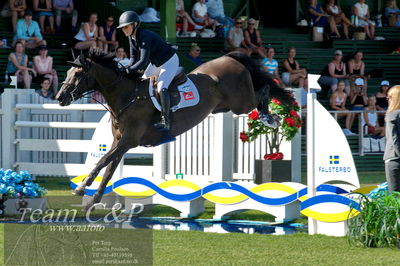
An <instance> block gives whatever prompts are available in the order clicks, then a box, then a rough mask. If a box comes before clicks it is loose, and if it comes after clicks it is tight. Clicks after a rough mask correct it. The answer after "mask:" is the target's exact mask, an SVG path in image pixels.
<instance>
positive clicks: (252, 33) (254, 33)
mask: <svg viewBox="0 0 400 266" xmlns="http://www.w3.org/2000/svg"><path fill="white" fill-rule="evenodd" d="M255 24H256V20H255V19H253V18H251V19H249V21H248V23H247V25H248V26H247V29H246V30H245V31H244V41H245V42H246V45H247V46H248V47H249V49H250V50H251V53H258V54H259V56H261V57H262V58H265V57H266V54H265V48H264V47H263V46H262V40H261V36H260V31H259V30H258V29H256V28H255Z"/></svg>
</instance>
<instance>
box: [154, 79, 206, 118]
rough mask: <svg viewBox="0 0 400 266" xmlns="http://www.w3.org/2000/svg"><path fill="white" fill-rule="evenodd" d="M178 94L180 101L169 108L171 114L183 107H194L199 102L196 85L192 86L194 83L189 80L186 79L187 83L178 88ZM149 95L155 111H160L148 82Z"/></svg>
mask: <svg viewBox="0 0 400 266" xmlns="http://www.w3.org/2000/svg"><path fill="white" fill-rule="evenodd" d="M178 92H179V97H180V100H179V102H178V104H176V105H175V106H172V107H171V111H172V112H175V111H177V110H179V109H182V108H185V107H190V106H194V105H196V104H198V103H199V101H200V95H199V92H198V90H197V88H196V85H194V83H193V82H192V81H191V80H190V79H189V78H188V79H187V81H186V82H185V83H183V84H181V85H179V86H178ZM149 95H150V98H151V101H152V102H153V104H154V107H155V108H157V110H159V111H161V105H160V103H159V102H158V101H157V98H156V96H155V95H154V90H153V87H152V84H151V82H149Z"/></svg>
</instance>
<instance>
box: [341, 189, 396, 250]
mask: <svg viewBox="0 0 400 266" xmlns="http://www.w3.org/2000/svg"><path fill="white" fill-rule="evenodd" d="M357 194H358V193H357ZM359 204H360V207H361V208H360V209H361V211H360V214H359V215H357V216H355V217H353V218H352V219H349V221H348V227H349V231H348V237H349V241H350V243H352V244H354V245H359V246H364V247H396V246H397V247H398V248H400V246H399V243H400V193H399V192H388V191H381V192H380V193H376V194H374V195H373V197H371V195H370V197H367V196H365V195H362V194H360V200H359Z"/></svg>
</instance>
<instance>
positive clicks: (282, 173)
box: [240, 98, 302, 184]
mask: <svg viewBox="0 0 400 266" xmlns="http://www.w3.org/2000/svg"><path fill="white" fill-rule="evenodd" d="M269 108H270V112H271V114H272V115H274V116H275V117H279V118H280V119H281V120H280V121H281V122H280V126H278V127H277V128H271V127H267V126H265V125H264V124H263V123H262V122H261V121H260V119H259V113H258V111H256V110H254V111H252V112H251V113H250V114H249V116H248V121H247V125H248V129H247V131H243V132H241V133H240V139H241V140H242V141H243V142H252V141H254V140H255V139H257V138H258V136H260V135H265V136H266V138H267V143H268V147H267V150H268V153H267V154H265V155H264V160H256V161H255V165H254V166H255V167H254V170H255V183H256V184H262V183H266V182H284V181H291V161H290V160H283V159H284V158H283V153H281V152H280V145H281V143H282V141H284V140H285V141H290V140H292V139H293V138H294V136H295V135H296V134H297V132H298V131H299V128H300V127H301V124H302V120H301V118H300V116H299V115H298V113H297V112H298V111H299V110H300V108H299V105H298V103H297V102H296V101H294V104H293V105H285V104H283V103H282V102H280V101H279V100H277V99H275V98H273V99H272V100H271V102H270V104H269Z"/></svg>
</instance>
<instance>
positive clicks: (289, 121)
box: [285, 117, 296, 127]
mask: <svg viewBox="0 0 400 266" xmlns="http://www.w3.org/2000/svg"><path fill="white" fill-rule="evenodd" d="M285 122H286V124H287V125H288V126H289V127H293V126H295V125H296V122H295V121H294V119H293V118H291V117H286V118H285Z"/></svg>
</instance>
